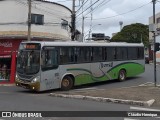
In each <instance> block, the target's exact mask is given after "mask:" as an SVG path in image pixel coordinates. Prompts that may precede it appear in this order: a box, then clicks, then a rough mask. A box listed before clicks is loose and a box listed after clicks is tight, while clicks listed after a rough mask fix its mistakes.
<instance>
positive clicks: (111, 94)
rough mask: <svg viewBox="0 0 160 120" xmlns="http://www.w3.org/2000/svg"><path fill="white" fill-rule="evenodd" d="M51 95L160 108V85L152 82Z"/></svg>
mask: <svg viewBox="0 0 160 120" xmlns="http://www.w3.org/2000/svg"><path fill="white" fill-rule="evenodd" d="M50 96H54V97H65V98H74V99H83V100H93V101H100V102H114V103H122V104H131V105H140V106H154V107H159V108H160V87H159V86H157V87H154V84H151V83H147V84H143V85H141V86H134V87H124V88H114V89H82V90H70V91H58V92H54V93H51V94H50Z"/></svg>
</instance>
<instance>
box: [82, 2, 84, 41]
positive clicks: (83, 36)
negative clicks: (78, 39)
mask: <svg viewBox="0 0 160 120" xmlns="http://www.w3.org/2000/svg"><path fill="white" fill-rule="evenodd" d="M83 4H84V0H82V41H83V42H84V16H83Z"/></svg>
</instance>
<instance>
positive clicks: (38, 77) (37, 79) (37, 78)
mask: <svg viewBox="0 0 160 120" xmlns="http://www.w3.org/2000/svg"><path fill="white" fill-rule="evenodd" d="M37 81H40V76H37V77H35V78H34V79H33V80H32V82H31V83H35V82H37Z"/></svg>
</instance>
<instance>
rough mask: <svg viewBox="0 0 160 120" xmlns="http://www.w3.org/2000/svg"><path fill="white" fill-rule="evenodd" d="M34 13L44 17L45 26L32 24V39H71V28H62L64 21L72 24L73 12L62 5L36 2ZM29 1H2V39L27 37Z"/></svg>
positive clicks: (0, 23)
mask: <svg viewBox="0 0 160 120" xmlns="http://www.w3.org/2000/svg"><path fill="white" fill-rule="evenodd" d="M31 11H32V13H34V14H42V15H44V25H35V24H32V26H31V32H32V37H38V38H50V39H62V40H68V39H70V35H71V34H70V28H69V26H67V28H68V29H64V28H62V26H61V23H62V21H63V20H62V19H64V20H66V21H68V23H69V24H70V23H71V11H70V10H69V9H68V8H67V7H65V6H62V5H59V4H56V3H51V2H46V1H39V0H34V1H32V10H31ZM27 21H28V4H27V0H3V1H0V37H13V36H14V37H15V36H18V37H20V36H23V37H24V36H25V37H26V36H27V31H28V27H27V26H28V25H27Z"/></svg>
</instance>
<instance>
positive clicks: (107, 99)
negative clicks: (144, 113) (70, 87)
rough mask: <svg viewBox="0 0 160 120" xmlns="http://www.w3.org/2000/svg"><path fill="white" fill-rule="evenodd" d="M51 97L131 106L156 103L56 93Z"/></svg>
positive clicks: (152, 100) (152, 101) (51, 94)
mask: <svg viewBox="0 0 160 120" xmlns="http://www.w3.org/2000/svg"><path fill="white" fill-rule="evenodd" d="M49 96H54V97H62V98H73V99H81V100H91V101H97V102H112V103H121V104H129V105H139V106H151V105H152V104H153V103H154V102H155V100H154V99H151V100H149V101H135V100H123V99H114V98H104V97H93V96H83V95H66V94H56V93H50V95H49Z"/></svg>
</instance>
